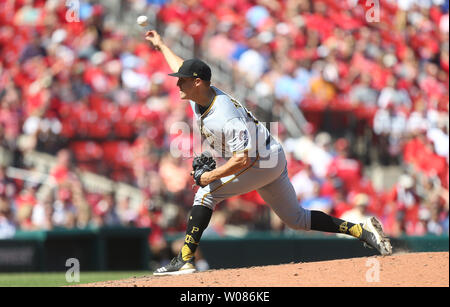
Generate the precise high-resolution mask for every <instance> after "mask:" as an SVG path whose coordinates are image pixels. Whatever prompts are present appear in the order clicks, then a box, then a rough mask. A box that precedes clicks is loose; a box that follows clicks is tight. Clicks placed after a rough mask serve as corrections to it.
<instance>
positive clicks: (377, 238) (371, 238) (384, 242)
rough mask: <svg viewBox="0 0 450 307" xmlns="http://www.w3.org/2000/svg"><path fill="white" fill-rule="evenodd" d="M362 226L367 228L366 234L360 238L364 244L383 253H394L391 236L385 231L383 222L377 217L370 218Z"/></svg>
mask: <svg viewBox="0 0 450 307" xmlns="http://www.w3.org/2000/svg"><path fill="white" fill-rule="evenodd" d="M361 227H362V228H363V229H364V230H366V231H365V233H364V236H363V237H362V238H361V239H360V240H361V241H363V242H364V246H366V247H369V248H375V249H376V250H377V251H378V252H379V253H380V254H381V255H383V256H388V255H392V246H391V242H390V240H389V238H388V237H387V236H386V234H385V233H384V232H383V227H382V226H381V223H380V222H379V221H378V220H377V219H376V218H375V217H370V218H368V219H367V220H366V221H365V222H364V223H363V224H361Z"/></svg>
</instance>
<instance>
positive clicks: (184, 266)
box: [153, 255, 196, 276]
mask: <svg viewBox="0 0 450 307" xmlns="http://www.w3.org/2000/svg"><path fill="white" fill-rule="evenodd" d="M195 271H196V269H195V265H194V258H191V259H189V260H188V261H184V260H183V259H182V258H181V257H180V255H178V256H176V257H175V258H173V259H172V261H170V263H169V264H168V265H166V266H163V267H161V268H159V269H157V270H156V271H155V272H153V275H156V276H164V275H182V274H190V273H194V272H195Z"/></svg>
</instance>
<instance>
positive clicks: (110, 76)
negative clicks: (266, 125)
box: [0, 0, 449, 251]
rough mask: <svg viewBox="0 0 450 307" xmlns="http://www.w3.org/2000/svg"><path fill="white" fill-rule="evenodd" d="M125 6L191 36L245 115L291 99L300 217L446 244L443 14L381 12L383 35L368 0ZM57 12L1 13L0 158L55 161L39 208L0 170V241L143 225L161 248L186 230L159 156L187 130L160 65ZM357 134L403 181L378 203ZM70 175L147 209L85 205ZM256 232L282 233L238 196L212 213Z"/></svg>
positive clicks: (390, 4) (398, 7) (94, 19)
mask: <svg viewBox="0 0 450 307" xmlns="http://www.w3.org/2000/svg"><path fill="white" fill-rule="evenodd" d="M122 2H124V3H125V4H126V5H125V7H128V8H130V7H131V8H132V7H133V6H137V5H142V4H143V3H144V4H145V5H149V6H152V7H153V8H154V10H156V11H157V12H158V14H157V17H158V20H159V22H160V26H161V27H167V26H171V27H177V28H179V29H182V30H183V31H184V32H185V33H187V34H189V35H190V36H192V37H193V39H194V42H195V44H196V48H197V51H198V53H199V54H200V56H201V55H208V57H209V58H212V59H217V60H223V61H226V62H228V63H230V65H231V67H232V69H233V72H234V78H236V79H235V80H239V81H241V82H242V83H244V84H246V86H248V87H250V88H255V89H256V92H257V93H258V95H259V96H255V97H248V101H245V103H248V104H250V105H252V104H253V105H257V104H258V99H260V98H262V97H272V98H273V101H274V107H273V112H274V113H275V114H276V110H277V106H280V105H283V104H284V103H286V102H287V101H293V102H294V103H295V104H296V105H297V106H298V107H299V108H300V109H301V110H302V111H303V112H304V114H305V116H306V118H307V120H308V122H309V124H308V125H307V127H306V129H305V134H304V135H303V136H302V137H300V138H290V137H289V136H288V134H287V132H286V129H285V128H284V127H283V123H282V122H279V123H278V125H279V131H280V134H279V135H278V138H279V139H280V141H282V142H283V145H284V147H285V149H286V151H287V153H288V158H289V162H288V163H289V164H288V167H289V175H290V177H291V179H292V182H293V185H294V188H295V190H296V192H297V195H298V198H299V203H301V205H302V206H304V207H306V208H315V209H319V210H323V211H327V212H328V213H331V214H334V215H336V216H341V217H342V216H343V215H345V216H346V219H348V220H351V221H355V222H359V221H360V219H361V218H363V217H364V216H367V215H376V216H377V217H379V218H380V219H381V220H382V221H383V224H384V226H385V228H386V232H387V233H389V235H392V236H398V235H401V234H407V235H425V234H436V235H440V234H448V229H449V228H448V217H449V214H448V207H449V199H448V188H449V160H448V157H449V154H448V137H449V121H448V105H449V102H448V101H449V90H448V81H449V80H448V76H449V71H448V69H449V66H448V60H449V53H448V48H449V45H448V42H449V40H448V35H449V28H448V16H449V15H448V6H449V4H448V0H434V1H432V0H428V1H414V0H402V1H395V2H394V1H386V0H385V1H380V14H379V17H380V21H379V22H367V20H366V17H367V14H368V13H370V11H369V10H368V8H367V7H365V1H350V0H349V1H334V0H317V1H307V0H285V1H266V0H239V1H238V0H235V1H233V0H173V1H168V0H167V1H164V0H163V1H156V0H147V1H145V0H142V1H138V0H136V1H131V0H128V1H122ZM67 13H68V8H67V7H66V6H65V2H64V1H56V0H48V1H43V0H0V146H1V147H2V148H4V149H5V150H7V151H9V152H11V153H13V154H12V159H11V161H9V165H11V166H14V167H19V168H27V167H28V166H27V165H25V164H24V163H23V161H22V158H23V156H24V154H25V153H26V152H28V151H32V150H37V151H42V152H46V153H50V154H52V155H54V156H57V158H58V163H57V165H56V166H55V167H54V168H53V169H51V170H50V175H51V176H52V178H54V180H55V182H56V188H55V189H54V190H53V193H52V194H50V195H49V197H47V198H45V199H43V200H40V199H38V197H37V191H38V189H39V185H38V184H35V183H30V182H27V181H23V180H20V179H16V178H10V177H8V175H7V167H8V165H6V164H5V165H2V166H1V167H0V239H1V238H8V237H12V236H13V235H14V233H15V231H17V230H36V229H47V230H48V229H54V228H57V227H64V228H83V227H98V226H105V225H106V226H118V225H121V226H137V227H152V229H153V231H152V234H151V237H150V238H149V239H150V244H151V246H152V248H154V249H155V250H156V251H157V250H162V249H164V248H166V243H165V239H164V235H165V234H169V233H177V232H180V231H184V230H185V229H184V228H185V226H186V224H185V223H186V221H184V217H185V216H186V212H187V211H188V210H189V208H190V206H191V204H192V199H193V196H194V191H193V190H192V184H193V181H192V179H191V178H190V176H189V173H190V168H191V162H192V159H182V158H175V157H174V156H173V155H172V154H171V153H170V150H169V149H170V144H171V141H173V140H174V139H175V138H177V137H180V135H178V134H174V133H173V131H172V130H171V127H172V124H173V123H177V122H186V123H189V124H190V125H192V122H193V120H192V112H191V111H190V108H189V105H188V104H185V103H182V102H180V99H179V93H178V89H177V87H176V80H174V78H170V77H167V73H168V72H169V67H168V66H167V64H166V63H165V61H164V59H163V58H162V55H161V54H160V53H159V52H157V51H155V50H153V49H152V48H151V47H150V46H149V44H147V43H146V42H145V41H144V40H143V38H142V37H133V36H129V35H127V33H126V32H124V31H122V30H120V29H117V28H115V27H114V25H113V24H111V23H107V22H105V19H104V17H105V14H106V13H107V11H106V10H105V8H104V7H103V6H102V5H100V4H97V3H96V1H81V6H80V11H79V16H78V17H79V21H75V22H68V20H67V18H68V15H67ZM72 17H74V16H72ZM327 114H328V115H327ZM329 114H331V117H333V116H338V114H347V115H348V114H351V115H352V116H353V117H352V118H354V119H355V120H356V122H357V123H358V124H357V125H355V124H352V123H351V121H350V122H349V121H348V120H342V121H339V122H338V123H337V126H339V127H340V129H343V130H344V131H345V134H346V135H345V137H344V136H343V135H336V134H334V133H333V131H330V130H329V129H328V130H327V129H326V128H327V125H329V124H330V122H329V121H327V120H326V118H327V117H326V116H330V115H329ZM339 118H340V117H339ZM361 125H362V127H363V128H364V129H363V130H362V131H363V133H367V128H368V129H369V135H370V137H369V139H368V141H367V143H366V144H365V145H366V150H368V149H370V148H375V149H376V151H377V153H378V162H380V163H381V164H383V165H395V166H400V167H401V170H402V175H401V176H400V178H399V180H397V181H396V183H395V185H394V186H393V187H391V188H389V189H384V190H379V189H377V188H376V187H375V186H374V183H373V182H372V181H371V178H369V177H367V176H366V175H365V172H364V170H365V168H366V167H368V166H369V165H367V164H366V163H364V162H365V161H364V160H361V159H359V158H360V157H358V156H357V155H356V152H357V150H356V149H355V144H354V143H353V142H352V141H349V138H347V136H349V135H352V134H357V133H360V132H361ZM186 137H187V138H188V139H189V138H190V137H189V136H186ZM0 154H1V153H0ZM1 161H3V160H2V159H0V162H1ZM372 162H374V161H372ZM79 171H90V172H94V173H97V174H101V175H104V176H107V177H108V178H111V179H114V180H117V181H122V182H126V183H129V184H132V185H134V186H136V187H138V188H139V189H141V191H142V192H143V193H144V195H145V197H144V199H145V201H144V202H143V204H142V205H141V206H140V207H138V208H135V207H131V206H130V204H129V200H128V199H124V200H120V201H117V200H116V199H115V195H114V194H113V193H112V194H104V195H103V194H93V193H88V192H87V191H86V189H85V188H84V187H83V185H82V183H81V180H80V177H79V175H78V173H79ZM258 229H262V230H264V229H265V230H267V229H271V230H277V231H286V230H287V229H286V228H285V227H284V226H283V225H282V224H281V223H280V221H279V220H278V219H277V218H276V216H274V215H272V214H270V211H269V210H268V208H267V206H265V205H264V203H263V202H262V199H261V198H260V197H259V196H258V194H257V193H249V194H246V195H243V196H239V197H234V198H232V199H230V200H228V201H226V202H224V203H222V204H220V205H218V206H217V208H216V212H215V214H214V215H213V219H212V222H211V225H210V227H209V228H208V230H207V231H206V232H205V235H207V234H213V233H214V234H217V235H224V234H236V233H242V231H245V230H258Z"/></svg>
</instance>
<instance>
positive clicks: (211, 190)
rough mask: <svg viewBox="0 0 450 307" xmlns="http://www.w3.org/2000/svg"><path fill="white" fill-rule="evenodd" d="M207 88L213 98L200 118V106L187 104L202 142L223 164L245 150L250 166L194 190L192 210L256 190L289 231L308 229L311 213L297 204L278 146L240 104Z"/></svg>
mask: <svg viewBox="0 0 450 307" xmlns="http://www.w3.org/2000/svg"><path fill="white" fill-rule="evenodd" d="M212 88H213V89H214V91H215V92H216V96H215V97H214V99H213V101H212V103H211V105H210V106H209V108H208V109H207V110H206V111H205V112H203V113H201V112H200V109H199V106H198V105H197V104H196V103H195V102H193V101H190V103H191V107H192V110H193V112H194V115H195V118H196V121H197V124H198V126H199V129H200V132H201V134H202V137H203V138H204V139H206V141H207V143H208V144H209V145H210V147H211V148H213V149H214V150H215V152H216V154H220V155H221V156H222V157H223V158H225V159H229V158H230V157H231V156H232V155H233V153H237V152H242V151H246V150H247V151H248V153H249V157H251V160H252V163H251V165H250V166H249V167H248V168H246V169H244V170H241V171H240V172H238V173H236V174H234V175H231V176H227V177H223V178H221V179H219V180H216V181H214V182H212V183H210V184H209V185H207V186H205V187H203V188H199V189H198V191H197V193H196V195H195V199H194V205H203V206H207V207H209V208H211V209H213V210H214V207H215V205H216V204H218V203H219V202H221V201H223V200H225V199H227V198H229V197H232V196H235V195H241V194H245V193H248V192H251V191H254V190H257V191H258V193H259V194H260V195H261V197H262V198H263V199H264V201H265V202H266V203H267V204H268V205H269V206H270V207H271V208H272V210H274V212H275V213H276V214H277V215H278V216H279V217H280V218H281V220H282V221H283V222H285V223H286V224H287V225H288V226H289V227H291V228H294V229H304V230H309V229H310V226H311V225H310V224H311V221H310V220H311V216H310V212H309V211H308V210H305V209H303V208H302V207H301V206H300V205H299V202H298V200H297V196H296V194H295V191H294V188H293V187H292V184H291V182H290V180H289V177H288V173H287V162H286V157H285V155H284V151H283V148H282V146H281V144H280V143H279V142H277V141H276V140H275V138H273V137H272V136H271V135H270V133H269V131H268V130H267V128H266V127H265V126H264V125H263V124H262V123H260V122H259V121H258V120H257V119H256V118H255V117H254V116H253V115H252V113H251V112H249V111H248V110H247V109H246V108H245V107H244V106H242V104H241V103H239V102H238V101H237V100H236V99H234V98H233V97H231V96H230V95H228V94H226V93H224V92H223V91H221V90H219V89H218V88H216V87H212Z"/></svg>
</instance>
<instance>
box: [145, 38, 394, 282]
mask: <svg viewBox="0 0 450 307" xmlns="http://www.w3.org/2000/svg"><path fill="white" fill-rule="evenodd" d="M145 39H146V40H148V41H149V42H150V43H151V44H152V46H153V47H154V48H155V49H157V50H159V51H160V52H162V54H163V56H164V58H165V60H166V61H167V63H168V64H169V66H170V68H171V70H172V71H173V72H174V73H172V74H169V75H170V76H173V77H177V78H178V82H177V86H178V87H179V89H180V96H181V99H184V100H188V101H189V102H190V105H191V107H192V110H193V112H194V115H195V119H196V121H197V124H198V126H199V129H200V132H201V135H202V138H204V139H205V140H206V141H207V143H208V144H209V145H210V147H211V148H213V149H214V151H215V152H217V153H220V154H221V156H222V157H224V158H225V161H226V162H225V164H223V165H221V166H219V167H216V163H215V160H214V158H213V157H212V155H211V154H209V153H208V152H205V153H202V154H201V155H200V156H198V157H195V158H194V161H193V170H192V172H191V175H192V176H193V178H194V180H195V182H196V184H197V185H198V186H199V187H200V188H199V189H198V191H197V193H196V195H195V198H194V204H193V207H192V210H191V212H190V216H189V220H188V224H187V229H186V236H185V241H184V245H183V247H182V249H181V251H180V252H179V254H178V256H177V257H175V258H174V259H173V260H172V261H171V262H170V263H169V264H168V265H166V266H164V267H161V268H159V269H157V270H156V271H155V272H154V275H179V274H187V273H192V272H195V265H194V253H195V251H196V249H197V247H198V245H199V243H200V239H201V236H202V233H203V231H204V230H205V229H206V227H207V226H208V224H209V221H210V219H211V216H212V213H213V210H214V207H215V206H216V204H218V203H219V202H221V201H223V200H225V199H227V198H229V197H232V196H235V195H240V194H245V193H248V192H251V191H254V190H256V191H258V193H259V194H260V195H261V197H262V198H263V199H264V201H265V202H266V203H267V204H268V205H269V206H270V207H271V209H272V210H273V211H274V212H275V213H276V214H277V215H278V216H279V217H280V218H281V220H282V221H283V222H284V223H285V224H286V225H288V226H289V227H291V228H293V229H302V230H307V231H309V230H316V231H322V232H331V233H343V234H347V235H350V236H353V237H356V238H358V239H359V240H361V241H362V242H363V243H364V244H365V245H367V246H369V247H371V248H375V249H376V250H378V252H379V253H380V254H381V255H390V254H391V253H392V247H391V244H390V241H389V239H388V238H387V237H386V235H385V234H384V232H383V229H382V226H381V223H380V222H379V221H378V220H377V219H376V218H375V217H372V218H369V219H367V220H366V221H365V223H364V224H353V223H350V222H348V221H344V220H341V219H338V218H335V217H332V216H329V215H327V214H325V213H323V212H321V211H314V210H306V209H304V208H302V207H301V206H300V205H299V203H298V201H297V197H296V194H295V191H294V188H293V187H292V184H291V182H290V180H289V177H288V171H287V162H286V157H285V154H284V151H283V148H282V146H281V144H280V143H279V142H277V141H276V140H275V139H274V138H273V137H272V136H271V135H270V133H269V131H268V130H267V129H266V127H265V126H264V125H263V124H260V123H259V121H258V120H257V119H256V118H255V117H254V116H253V115H252V113H251V112H249V111H248V110H247V109H246V108H245V107H244V106H243V105H242V104H241V103H239V101H237V100H236V99H234V98H233V97H232V96H230V95H229V94H227V93H225V92H223V91H221V90H220V89H218V88H216V87H215V86H213V85H211V69H210V67H209V66H208V65H207V64H206V63H204V62H203V61H201V60H199V59H189V60H183V59H181V58H180V57H179V56H177V55H176V54H175V53H174V52H173V51H172V50H171V49H170V48H169V47H167V45H165V44H164V42H163V41H162V39H161V37H160V35H159V34H158V33H157V32H156V31H154V30H152V31H148V32H147V33H146V35H145Z"/></svg>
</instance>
